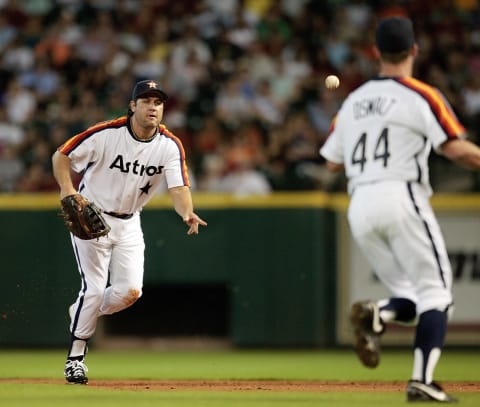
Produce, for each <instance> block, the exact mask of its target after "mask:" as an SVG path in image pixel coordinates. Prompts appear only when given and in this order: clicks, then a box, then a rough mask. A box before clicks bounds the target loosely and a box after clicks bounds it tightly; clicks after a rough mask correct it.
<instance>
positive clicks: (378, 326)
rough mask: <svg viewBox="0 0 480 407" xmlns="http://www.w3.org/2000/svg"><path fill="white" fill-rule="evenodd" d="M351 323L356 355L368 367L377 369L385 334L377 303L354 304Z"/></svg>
mask: <svg viewBox="0 0 480 407" xmlns="http://www.w3.org/2000/svg"><path fill="white" fill-rule="evenodd" d="M350 322H351V323H352V326H353V329H354V334H355V346H354V349H355V353H356V354H357V356H358V358H359V359H360V361H361V362H362V363H363V365H365V366H366V367H370V368H374V367H377V366H378V364H379V362H380V336H381V335H382V334H383V333H384V332H385V325H384V324H383V322H382V320H381V319H380V314H379V309H378V305H377V303H375V302H374V301H359V302H356V303H354V304H353V305H352V308H351V311H350Z"/></svg>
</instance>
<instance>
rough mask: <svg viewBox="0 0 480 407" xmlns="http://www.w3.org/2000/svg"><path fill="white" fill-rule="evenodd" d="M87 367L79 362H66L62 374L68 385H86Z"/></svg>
mask: <svg viewBox="0 0 480 407" xmlns="http://www.w3.org/2000/svg"><path fill="white" fill-rule="evenodd" d="M87 372H88V369H87V366H85V363H83V361H80V360H67V363H66V364H65V370H64V372H63V374H64V375H65V379H66V380H67V383H69V384H87V383H88V377H87Z"/></svg>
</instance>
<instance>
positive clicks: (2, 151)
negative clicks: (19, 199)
mask: <svg viewBox="0 0 480 407" xmlns="http://www.w3.org/2000/svg"><path fill="white" fill-rule="evenodd" d="M23 172H24V164H23V161H22V160H21V159H20V158H19V157H18V156H17V155H16V152H15V148H14V147H13V146H11V145H4V146H2V147H0V192H14V191H16V190H17V183H18V180H19V179H20V177H21V176H22V175H23Z"/></svg>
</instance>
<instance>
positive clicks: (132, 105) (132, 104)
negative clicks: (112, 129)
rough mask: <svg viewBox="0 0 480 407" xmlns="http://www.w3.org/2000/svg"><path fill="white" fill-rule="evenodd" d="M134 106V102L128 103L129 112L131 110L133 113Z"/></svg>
mask: <svg viewBox="0 0 480 407" xmlns="http://www.w3.org/2000/svg"><path fill="white" fill-rule="evenodd" d="M136 105H137V104H136V102H135V101H134V100H131V101H130V103H129V105H128V107H129V108H130V110H131V111H132V112H134V111H135V106H136Z"/></svg>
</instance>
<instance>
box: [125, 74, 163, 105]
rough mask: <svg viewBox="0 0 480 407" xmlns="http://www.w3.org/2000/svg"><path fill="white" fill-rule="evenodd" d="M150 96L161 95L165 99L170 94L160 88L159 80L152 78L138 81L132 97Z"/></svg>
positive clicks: (135, 98) (134, 98)
mask: <svg viewBox="0 0 480 407" xmlns="http://www.w3.org/2000/svg"><path fill="white" fill-rule="evenodd" d="M148 96H154V97H159V98H160V99H162V100H163V101H165V100H167V99H168V95H167V94H166V93H165V92H164V91H163V90H161V89H160V86H159V84H158V82H155V81H154V80H151V79H147V80H145V81H140V82H137V84H136V85H135V87H134V88H133V92H132V99H133V100H137V99H138V98H141V97H148Z"/></svg>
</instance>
